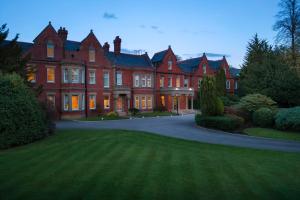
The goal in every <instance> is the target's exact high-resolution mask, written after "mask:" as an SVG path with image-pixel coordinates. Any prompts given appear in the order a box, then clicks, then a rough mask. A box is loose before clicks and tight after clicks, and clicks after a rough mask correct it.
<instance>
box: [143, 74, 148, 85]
mask: <svg viewBox="0 0 300 200" xmlns="http://www.w3.org/2000/svg"><path fill="white" fill-rule="evenodd" d="M142 87H147V81H146V76H145V75H142Z"/></svg>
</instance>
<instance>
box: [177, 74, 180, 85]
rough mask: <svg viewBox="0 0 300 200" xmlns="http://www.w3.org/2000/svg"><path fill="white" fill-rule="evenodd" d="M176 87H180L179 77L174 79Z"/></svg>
mask: <svg viewBox="0 0 300 200" xmlns="http://www.w3.org/2000/svg"><path fill="white" fill-rule="evenodd" d="M176 87H180V77H179V76H177V77H176Z"/></svg>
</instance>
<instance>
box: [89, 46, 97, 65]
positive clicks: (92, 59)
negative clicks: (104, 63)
mask: <svg viewBox="0 0 300 200" xmlns="http://www.w3.org/2000/svg"><path fill="white" fill-rule="evenodd" d="M89 62H96V50H95V48H94V47H93V46H90V47H89Z"/></svg>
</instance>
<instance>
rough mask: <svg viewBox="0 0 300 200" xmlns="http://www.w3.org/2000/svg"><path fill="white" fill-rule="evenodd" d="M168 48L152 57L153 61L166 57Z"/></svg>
mask: <svg viewBox="0 0 300 200" xmlns="http://www.w3.org/2000/svg"><path fill="white" fill-rule="evenodd" d="M167 51H168V49H167V50H164V51H160V52H157V53H155V54H154V55H153V57H152V59H151V62H153V63H155V62H160V61H162V60H163V59H164V57H165V55H166V53H167Z"/></svg>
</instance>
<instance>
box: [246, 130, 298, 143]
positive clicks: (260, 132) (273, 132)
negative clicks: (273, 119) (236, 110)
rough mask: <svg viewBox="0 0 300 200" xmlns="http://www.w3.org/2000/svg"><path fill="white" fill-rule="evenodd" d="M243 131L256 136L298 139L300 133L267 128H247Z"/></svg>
mask: <svg viewBox="0 0 300 200" xmlns="http://www.w3.org/2000/svg"><path fill="white" fill-rule="evenodd" d="M243 132H244V133H246V134H248V135H252V136H258V137H266V138H273V139H284V140H295V141H300V133H296V132H287V131H279V130H275V129H268V128H247V129H245V130H244V131H243Z"/></svg>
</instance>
